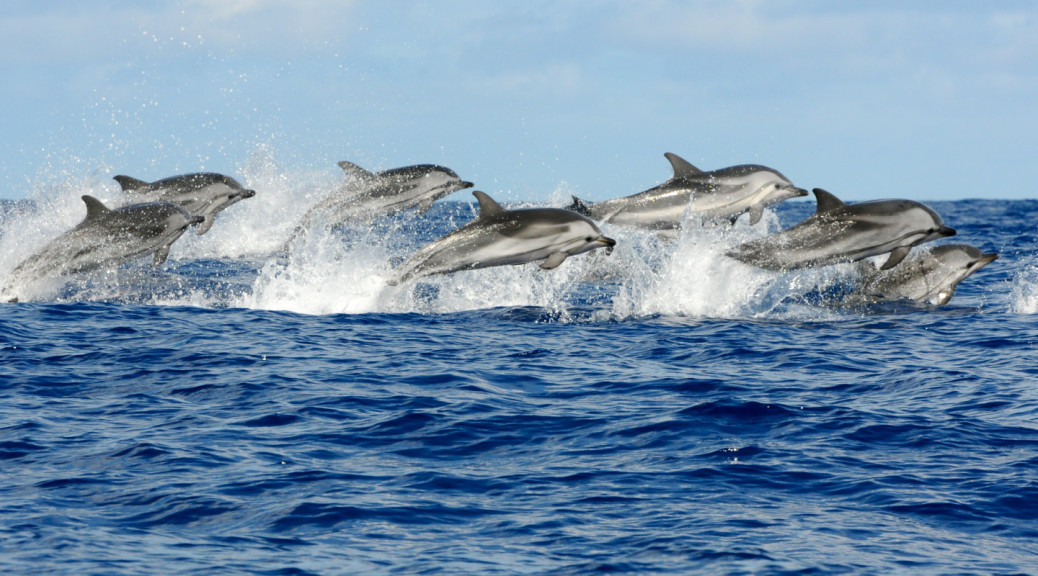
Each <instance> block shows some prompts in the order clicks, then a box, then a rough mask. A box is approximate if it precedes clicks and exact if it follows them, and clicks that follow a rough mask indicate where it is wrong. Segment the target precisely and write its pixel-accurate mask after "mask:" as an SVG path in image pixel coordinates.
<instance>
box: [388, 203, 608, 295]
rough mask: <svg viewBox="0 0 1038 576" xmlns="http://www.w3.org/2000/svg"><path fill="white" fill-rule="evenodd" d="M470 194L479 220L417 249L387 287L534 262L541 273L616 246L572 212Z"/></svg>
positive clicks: (589, 223)
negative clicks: (507, 205)
mask: <svg viewBox="0 0 1038 576" xmlns="http://www.w3.org/2000/svg"><path fill="white" fill-rule="evenodd" d="M472 194H473V195H474V196H475V197H476V199H477V200H478V201H479V209H480V214H479V217H478V218H476V219H475V220H473V221H472V222H469V223H468V224H465V225H464V226H462V227H461V228H458V229H457V230H454V231H453V232H451V233H449V234H447V235H446V236H443V237H442V238H440V239H438V240H435V241H433V242H432V243H430V244H428V245H426V246H425V247H423V248H421V249H420V250H418V252H416V253H415V254H414V255H413V256H411V257H410V258H408V259H407V260H406V261H405V262H404V263H402V264H401V265H400V266H399V268H397V271H396V276H395V277H394V278H393V279H391V280H390V281H389V285H391V286H395V285H397V284H400V283H403V282H407V281H408V280H411V279H414V278H418V277H420V276H428V275H430V274H448V273H451V272H456V271H458V270H473V269H476V268H488V267H491V266H507V265H512V264H524V263H527V262H536V261H541V264H540V266H541V268H543V269H545V270H547V269H551V268H555V267H557V266H559V265H560V264H562V263H563V262H564V261H565V260H566V258H568V257H569V256H573V255H575V254H582V253H584V252H587V251H589V250H594V249H595V248H602V247H607V248H612V247H613V246H615V245H616V241H615V240H613V239H612V238H606V237H605V236H604V235H603V234H602V231H601V230H600V229H599V228H598V226H596V225H595V223H594V222H592V221H591V220H590V219H588V218H587V217H585V216H582V215H580V214H577V213H576V212H572V211H570V210H563V209H561V208H526V209H521V210H505V209H504V208H502V207H501V205H500V204H498V203H497V202H496V201H494V199H493V198H491V197H490V196H488V195H486V194H485V193H484V192H481V191H479V190H476V191H474V192H473V193H472Z"/></svg>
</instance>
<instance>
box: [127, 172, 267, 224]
mask: <svg viewBox="0 0 1038 576" xmlns="http://www.w3.org/2000/svg"><path fill="white" fill-rule="evenodd" d="M113 179H114V180H115V181H116V182H118V183H119V185H120V186H121V187H122V189H123V192H126V193H127V194H134V195H140V197H141V199H144V200H150V201H162V202H172V203H173V204H176V205H178V206H182V207H183V208H184V209H185V210H187V211H188V212H189V213H191V214H195V215H197V216H202V217H203V221H202V223H201V224H200V225H199V226H198V228H197V233H198V235H199V236H201V235H202V234H205V233H206V232H208V231H209V229H210V228H212V227H213V217H214V216H215V215H216V213H217V212H220V211H222V210H224V209H225V208H227V207H228V206H230V205H231V204H234V203H235V202H238V201H240V200H244V199H246V198H252V197H253V196H255V195H256V191H255V190H248V189H246V188H244V187H243V186H242V185H241V184H240V183H239V182H238V181H237V180H235V179H234V178H231V177H230V176H224V175H223V174H216V173H213V172H199V173H196V174H182V175H180V176H171V177H169V178H163V179H162V180H156V181H155V182H145V181H143V180H138V179H136V178H131V177H129V176H124V175H122V174H120V175H118V176H115V177H113Z"/></svg>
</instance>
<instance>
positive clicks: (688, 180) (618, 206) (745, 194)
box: [570, 152, 807, 230]
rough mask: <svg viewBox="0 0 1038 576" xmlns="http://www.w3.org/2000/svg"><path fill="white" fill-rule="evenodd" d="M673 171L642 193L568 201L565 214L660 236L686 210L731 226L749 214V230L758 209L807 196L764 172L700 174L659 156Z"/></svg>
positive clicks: (746, 167) (739, 169) (751, 167)
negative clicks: (571, 211)
mask: <svg viewBox="0 0 1038 576" xmlns="http://www.w3.org/2000/svg"><path fill="white" fill-rule="evenodd" d="M664 156H666V158H667V160H669V161H670V165H671V167H672V168H673V169H674V177H673V178H671V179H670V180H667V181H666V182H664V183H663V184H660V185H659V186H656V187H655V188H651V189H649V190H646V191H644V192H640V193H638V194H634V195H632V196H625V197H623V198H614V199H612V200H606V201H604V202H594V203H589V202H585V201H583V200H581V199H579V198H577V197H574V198H573V204H572V205H571V206H570V210H575V211H577V212H580V213H581V214H584V215H585V216H587V217H589V218H591V219H593V220H595V221H597V222H603V223H604V222H608V223H611V224H618V225H621V226H634V227H638V228H648V229H651V230H666V229H670V228H677V227H679V226H680V225H681V218H682V216H683V215H684V213H685V211H686V210H688V211H689V213H690V215H691V216H692V217H693V218H695V219H698V220H700V221H703V222H717V221H730V222H735V220H736V219H738V218H739V216H741V215H742V214H744V213H746V212H749V213H750V225H751V226H752V225H754V224H756V223H757V222H760V219H761V216H762V215H763V214H764V208H766V207H768V206H771V205H772V204H776V203H778V202H782V201H783V200H787V199H789V198H796V197H798V196H806V195H807V190H803V189H801V188H797V187H796V186H794V185H793V183H792V182H790V181H789V179H788V178H786V177H785V176H783V175H782V174H780V173H779V172H777V171H775V170H772V169H771V168H768V167H766V166H760V165H757V164H743V165H739V166H730V167H728V168H721V169H719V170H711V171H703V170H700V169H699V168H696V167H695V166H693V165H692V164H690V163H688V162H687V161H686V160H685V159H684V158H682V157H680V156H678V155H677V154H672V153H670V152H667V153H666V154H664Z"/></svg>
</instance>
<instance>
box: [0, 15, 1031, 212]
mask: <svg viewBox="0 0 1038 576" xmlns="http://www.w3.org/2000/svg"><path fill="white" fill-rule="evenodd" d="M1036 27H1038V4H1036V3H1033V2H1022V1H1019V2H1013V1H1005V2H956V1H940V2H938V1H932V2H912V1H905V0H899V1H891V2H885V1H869V2H829V1H813V0H771V1H767V2H764V1H760V2H756V1H741V2H740V1H732V0H724V1H701V2H676V1H667V0H658V1H651V0H650V1H644V2H628V1H620V0H617V1H580V0H577V1H567V2H557V1H540V0H523V1H516V2H485V1H476V0H471V1H449V0H448V1H438V2H375V1H370V2H367V1H353V2H350V1H341V0H292V1H291V2H273V1H265V0H190V1H181V2H169V1H161V2H160V1H151V2H148V1H144V2H142V1H109V2H105V3H89V2H72V1H70V0H69V1H66V0H56V1H51V2H37V1H35V0H14V1H8V2H6V3H5V9H4V11H3V15H2V16H0V48H2V49H0V68H2V74H0V103H2V106H0V130H2V134H3V138H2V139H0V186H2V188H0V197H3V198H19V197H24V196H26V195H27V194H29V193H30V192H31V191H32V190H33V188H34V187H37V186H40V185H46V184H47V183H48V182H52V181H60V180H62V179H67V178H70V177H71V178H73V179H74V178H77V177H81V176H83V175H97V176H98V177H100V178H108V177H110V176H111V175H114V174H117V173H126V174H131V175H134V176H136V177H139V178H143V179H146V180H155V179H159V178H162V177H165V176H170V175H174V174H178V173H184V172H195V171H201V170H210V171H217V172H224V173H227V174H231V175H236V174H239V171H240V169H241V167H242V166H243V165H244V164H245V163H247V162H248V160H249V158H250V157H253V156H254V155H255V154H266V155H269V156H270V157H271V158H272V159H273V160H274V161H276V162H278V163H279V164H280V165H282V166H284V167H285V168H286V170H287V171H289V172H294V171H307V170H312V171H323V170H327V171H328V172H329V173H332V172H334V171H335V170H337V168H336V166H335V162H337V161H338V160H351V161H354V162H356V163H358V164H361V165H363V166H365V167H368V168H371V169H386V168H391V167H395V166H401V165H407V164H415V163H424V162H434V163H440V164H444V165H447V166H450V167H452V168H454V169H455V170H456V171H457V172H458V173H459V174H460V175H461V176H462V177H463V178H466V179H469V180H472V181H474V182H475V183H476V185H477V187H478V188H481V189H484V190H486V191H488V192H491V193H492V194H494V195H496V196H499V197H501V198H502V199H504V200H543V199H547V198H549V197H551V196H552V194H553V192H554V191H556V190H557V189H559V188H560V186H562V187H564V188H565V190H566V191H567V192H573V193H576V194H578V195H581V196H584V197H586V198H589V199H596V200H601V199H606V198H610V197H615V196H624V195H628V194H633V193H635V192H639V191H641V190H643V189H646V188H648V187H650V186H652V185H654V184H656V183H658V182H659V181H661V180H665V179H666V178H668V177H669V175H670V174H669V172H670V168H669V165H668V164H667V162H666V161H665V159H664V158H663V153H664V152H668V151H669V152H675V153H677V154H679V155H681V156H684V157H685V158H686V159H688V160H689V161H690V162H692V163H693V164H696V165H697V166H699V167H700V168H703V169H714V168H721V167H724V166H730V165H733V164H743V163H760V164H766V165H768V166H771V167H773V168H775V169H778V170H780V171H781V172H783V173H784V174H785V175H786V176H788V177H789V178H790V179H792V180H793V181H794V182H795V183H797V184H798V185H800V186H803V187H807V188H811V187H822V188H826V189H828V190H830V191H832V192H833V193H835V194H837V195H838V196H841V197H843V198H845V199H847V200H867V199H873V198H889V197H904V198H912V199H917V200H952V199H961V198H977V197H984V198H1032V197H1035V195H1036V192H1035V190H1034V186H1035V185H1036V183H1038V154H1036V153H1038V35H1036V34H1035V33H1034V30H1035V29H1036ZM261 192H262V190H261ZM458 198H459V199H461V198H462V196H461V195H459V196H458ZM464 199H467V197H465V198H464Z"/></svg>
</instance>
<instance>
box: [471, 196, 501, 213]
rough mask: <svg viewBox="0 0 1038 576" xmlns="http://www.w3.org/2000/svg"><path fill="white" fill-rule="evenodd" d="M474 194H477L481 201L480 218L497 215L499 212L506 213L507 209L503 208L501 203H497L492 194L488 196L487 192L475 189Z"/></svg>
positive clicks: (477, 198)
mask: <svg viewBox="0 0 1038 576" xmlns="http://www.w3.org/2000/svg"><path fill="white" fill-rule="evenodd" d="M472 195H473V196H475V197H476V200H478V201H479V217H480V218H487V217H490V216H496V215H498V214H504V213H505V209H504V208H502V207H501V205H500V204H498V203H497V200H494V199H493V198H491V197H490V196H487V193H486V192H481V191H479V190H474V191H473V192H472Z"/></svg>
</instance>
